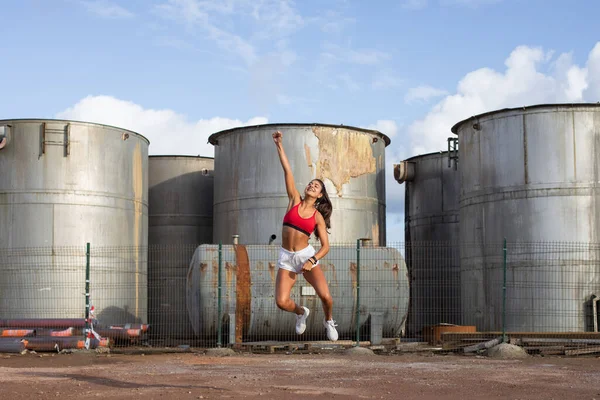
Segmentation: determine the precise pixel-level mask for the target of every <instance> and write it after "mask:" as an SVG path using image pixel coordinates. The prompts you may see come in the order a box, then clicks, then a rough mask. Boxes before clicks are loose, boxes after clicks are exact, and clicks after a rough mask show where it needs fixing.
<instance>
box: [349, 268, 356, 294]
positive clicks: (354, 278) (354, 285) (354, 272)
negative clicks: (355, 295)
mask: <svg viewBox="0 0 600 400" xmlns="http://www.w3.org/2000/svg"><path fill="white" fill-rule="evenodd" d="M350 279H352V287H353V288H355V289H356V263H353V262H351V263H350Z"/></svg>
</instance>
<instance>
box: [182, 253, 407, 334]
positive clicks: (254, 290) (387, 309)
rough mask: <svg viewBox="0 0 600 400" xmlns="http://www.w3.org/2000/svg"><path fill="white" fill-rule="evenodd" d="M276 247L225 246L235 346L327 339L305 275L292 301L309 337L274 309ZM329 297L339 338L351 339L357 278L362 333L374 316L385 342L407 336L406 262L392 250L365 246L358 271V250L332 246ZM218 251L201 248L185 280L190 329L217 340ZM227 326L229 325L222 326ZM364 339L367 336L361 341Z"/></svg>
mask: <svg viewBox="0 0 600 400" xmlns="http://www.w3.org/2000/svg"><path fill="white" fill-rule="evenodd" d="M279 249H280V247H279V246H276V245H223V246H222V251H221V265H222V267H221V282H222V283H221V287H222V289H221V298H222V312H223V315H224V319H225V320H227V319H229V322H230V323H231V322H232V321H233V322H234V323H233V324H232V325H233V326H235V328H233V329H232V330H231V331H230V336H231V337H235V340H234V342H236V343H242V342H247V341H254V340H270V339H277V340H283V341H287V340H291V341H293V340H307V339H309V338H312V339H314V340H327V336H326V334H325V328H324V327H323V323H322V321H323V316H324V314H323V309H322V306H321V300H320V299H319V298H318V296H317V295H316V294H315V292H314V289H313V288H312V286H310V284H308V283H307V282H306V281H305V280H304V279H303V277H299V278H298V281H297V282H296V284H295V286H294V287H293V289H292V294H291V296H292V299H294V301H296V302H297V303H298V304H300V305H303V306H306V307H308V308H309V309H310V310H311V313H310V315H309V318H308V322H307V328H306V332H305V333H304V334H303V335H302V336H298V335H296V333H295V330H294V327H295V317H294V314H292V313H288V312H285V311H281V310H279V309H278V308H277V306H276V304H275V278H276V276H277V267H276V262H277V256H278V252H279ZM321 268H322V269H323V272H324V274H325V277H326V278H327V282H328V285H329V290H330V292H331V295H332V297H333V302H334V305H333V319H334V320H335V321H336V323H337V324H338V327H337V330H338V332H339V335H340V340H342V339H355V338H356V322H357V321H356V306H357V290H356V287H357V279H359V280H358V283H359V284H360V307H359V310H360V313H359V321H358V322H359V325H360V329H361V331H362V330H365V329H367V328H368V326H370V324H369V321H370V320H371V319H372V318H373V316H374V315H379V317H380V318H382V319H381V321H382V334H383V336H384V337H399V336H401V335H402V334H403V333H404V327H405V321H406V315H407V312H408V297H409V292H408V290H409V288H408V277H407V270H406V264H405V263H404V260H403V258H402V256H401V254H400V252H398V251H397V250H396V249H393V248H381V247H362V248H361V249H360V263H359V264H358V268H360V272H359V273H357V252H356V247H352V246H332V247H331V248H330V252H329V253H328V254H327V256H326V257H325V258H324V259H322V260H321ZM218 284H219V251H218V245H202V246H199V247H198V248H197V250H196V252H195V253H194V256H193V258H192V261H191V263H190V268H189V271H188V277H187V285H188V286H187V310H188V313H189V316H190V321H191V323H192V326H193V327H194V331H195V332H196V333H197V335H198V336H200V337H202V338H204V339H207V340H216V333H217V331H218V329H217V328H218V324H217V321H218ZM225 325H226V326H229V324H227V323H225ZM363 338H365V339H366V336H363Z"/></svg>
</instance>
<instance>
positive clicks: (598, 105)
mask: <svg viewBox="0 0 600 400" xmlns="http://www.w3.org/2000/svg"><path fill="white" fill-rule="evenodd" d="M577 107H582V108H585V107H589V108H600V102H598V103H544V104H533V105H530V106H522V107H512V108H500V109H497V110H493V111H487V112H484V113H481V114H477V115H473V116H471V117H469V118H466V119H463V120H462V121H459V122H457V123H456V124H454V126H452V128H451V129H450V130H451V131H452V133H454V134H456V135H458V129H459V128H460V126H461V125H463V124H465V123H467V122H469V121H472V120H475V119H479V118H482V117H487V116H489V115H494V114H501V113H505V112H510V111H519V110H521V111H528V110H536V109H542V108H566V109H569V108H577Z"/></svg>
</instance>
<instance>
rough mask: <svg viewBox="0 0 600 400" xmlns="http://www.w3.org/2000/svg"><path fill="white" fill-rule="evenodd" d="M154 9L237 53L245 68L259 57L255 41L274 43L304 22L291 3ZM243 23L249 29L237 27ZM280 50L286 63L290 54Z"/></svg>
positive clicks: (245, 1)
mask: <svg viewBox="0 0 600 400" xmlns="http://www.w3.org/2000/svg"><path fill="white" fill-rule="evenodd" d="M154 10H155V13H156V14H158V15H160V16H162V17H164V18H168V19H171V20H173V21H175V22H176V23H183V24H185V25H186V26H187V27H188V30H189V31H190V32H194V29H195V28H199V29H200V30H201V31H202V33H203V34H205V35H207V37H208V38H209V39H210V40H212V41H213V42H215V43H216V44H217V46H218V47H219V48H221V49H223V50H225V51H228V52H230V53H233V54H236V55H237V56H239V57H240V58H242V59H243V60H244V62H245V63H246V65H248V66H250V65H253V64H255V63H256V62H257V61H258V60H259V59H260V57H261V56H260V54H259V53H260V52H259V46H258V43H256V42H257V41H260V40H266V41H268V44H271V43H274V42H277V41H278V40H279V39H283V38H286V37H287V36H289V35H291V34H292V33H294V32H296V31H297V30H298V29H300V28H302V27H303V26H304V23H305V21H304V19H303V17H302V16H301V15H300V14H299V13H298V12H297V11H296V9H295V4H294V2H293V1H291V0H228V1H221V2H216V1H204V0H164V1H163V2H162V3H160V4H158V5H156V6H155V7H154ZM240 20H241V21H242V24H240V23H239V22H240ZM246 24H249V25H251V28H250V29H249V30H248V31H242V29H241V28H240V26H243V25H246ZM280 51H281V52H282V57H286V58H287V59H288V60H289V56H290V54H292V53H293V52H291V51H286V49H285V48H280ZM267 52H270V51H267ZM292 62H293V60H292Z"/></svg>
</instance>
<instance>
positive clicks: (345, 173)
mask: <svg viewBox="0 0 600 400" xmlns="http://www.w3.org/2000/svg"><path fill="white" fill-rule="evenodd" d="M277 130H280V131H281V132H282V133H283V144H284V149H285V151H286V154H287V156H288V159H289V161H290V165H291V167H292V170H293V173H294V178H295V180H296V187H297V189H298V191H299V192H300V193H301V194H302V193H303V192H304V188H305V187H306V185H307V184H308V183H309V182H310V181H311V180H312V179H314V178H321V179H322V180H323V181H324V182H325V186H326V189H327V192H328V194H329V197H330V199H331V202H332V204H333V213H332V216H331V229H330V236H329V241H330V243H340V244H342V243H344V244H352V243H355V242H356V240H357V239H361V238H369V239H371V240H372V242H373V243H374V245H379V246H385V243H386V241H385V147H386V146H387V145H388V144H389V143H390V140H389V138H388V137H387V136H385V135H383V134H382V133H380V132H378V131H373V130H367V129H360V128H353V127H349V126H334V125H322V124H267V125H258V126H249V127H243V128H235V129H229V130H226V131H221V132H218V133H215V134H213V135H211V136H210V138H209V142H210V143H212V144H213V145H214V146H215V201H214V231H213V232H214V233H213V242H214V243H219V242H221V243H229V242H230V241H231V237H232V235H239V236H240V239H239V240H240V243H244V244H268V243H275V244H277V243H281V229H282V221H283V217H284V214H285V210H286V208H287V205H288V198H287V193H286V189H285V180H284V177H283V170H282V168H281V163H280V161H279V157H278V156H277V149H276V147H275V144H274V142H273V137H272V133H273V132H275V131H277ZM311 238H313V239H312V241H311V243H315V240H314V236H311Z"/></svg>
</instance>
